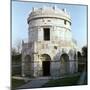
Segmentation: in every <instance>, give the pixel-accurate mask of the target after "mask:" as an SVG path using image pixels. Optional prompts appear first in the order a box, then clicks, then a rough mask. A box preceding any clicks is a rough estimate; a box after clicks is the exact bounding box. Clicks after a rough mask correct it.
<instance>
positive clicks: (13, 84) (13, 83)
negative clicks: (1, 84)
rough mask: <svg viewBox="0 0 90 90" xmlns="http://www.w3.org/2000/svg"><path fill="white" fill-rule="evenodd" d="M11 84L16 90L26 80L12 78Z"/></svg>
mask: <svg viewBox="0 0 90 90" xmlns="http://www.w3.org/2000/svg"><path fill="white" fill-rule="evenodd" d="M11 84H12V85H11V86H12V89H14V90H15V88H17V87H19V86H21V85H23V84H25V81H24V80H18V79H12V81H11Z"/></svg>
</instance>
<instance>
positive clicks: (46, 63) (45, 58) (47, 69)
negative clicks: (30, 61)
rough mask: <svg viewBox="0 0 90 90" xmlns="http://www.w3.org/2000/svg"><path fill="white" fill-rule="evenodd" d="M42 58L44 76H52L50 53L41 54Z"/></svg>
mask: <svg viewBox="0 0 90 90" xmlns="http://www.w3.org/2000/svg"><path fill="white" fill-rule="evenodd" d="M41 59H42V71H43V76H50V61H51V58H50V56H49V55H48V54H43V55H41Z"/></svg>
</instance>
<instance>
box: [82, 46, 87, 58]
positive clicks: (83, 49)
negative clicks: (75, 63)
mask: <svg viewBox="0 0 90 90" xmlns="http://www.w3.org/2000/svg"><path fill="white" fill-rule="evenodd" d="M82 56H83V57H86V58H87V46H83V47H82Z"/></svg>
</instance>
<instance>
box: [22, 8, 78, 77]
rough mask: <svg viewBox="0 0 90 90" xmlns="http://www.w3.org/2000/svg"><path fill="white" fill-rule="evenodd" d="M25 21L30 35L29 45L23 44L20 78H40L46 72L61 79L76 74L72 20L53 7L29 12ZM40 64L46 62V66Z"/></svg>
mask: <svg viewBox="0 0 90 90" xmlns="http://www.w3.org/2000/svg"><path fill="white" fill-rule="evenodd" d="M48 11H49V12H48ZM48 13H49V14H48ZM27 21H28V25H29V28H28V31H29V32H28V35H29V36H28V43H24V42H23V44H22V75H23V76H27V75H30V76H34V77H40V76H44V73H47V75H50V76H60V75H63V74H68V73H74V72H76V71H77V61H75V58H74V56H75V54H76V51H77V46H76V43H74V42H73V39H72V33H71V18H70V16H69V15H68V14H67V12H66V11H63V10H59V9H53V8H46V9H45V8H44V9H40V10H39V9H38V10H35V11H32V12H31V13H30V15H29V17H28V19H27ZM45 30H47V31H45ZM45 33H46V34H45ZM47 37H48V38H47ZM45 38H46V39H45ZM27 56H29V57H30V58H26V57H27ZM61 57H63V59H61ZM65 57H68V59H67V58H65ZM76 57H77V56H76ZM26 61H27V62H26ZM43 61H49V62H48V63H47V64H48V65H46V64H44V62H43ZM25 62H26V63H25ZM49 64H50V65H49ZM44 65H46V69H47V70H45V66H44Z"/></svg>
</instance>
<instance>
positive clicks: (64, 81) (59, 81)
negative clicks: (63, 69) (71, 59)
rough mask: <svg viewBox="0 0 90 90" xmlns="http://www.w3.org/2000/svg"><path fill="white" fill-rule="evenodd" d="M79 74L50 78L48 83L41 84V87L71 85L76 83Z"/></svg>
mask: <svg viewBox="0 0 90 90" xmlns="http://www.w3.org/2000/svg"><path fill="white" fill-rule="evenodd" d="M79 78H80V76H73V77H66V78H62V79H57V80H50V81H49V82H48V83H46V84H45V85H43V86H42V87H57V86H72V85H78V84H77V82H78V80H79Z"/></svg>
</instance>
